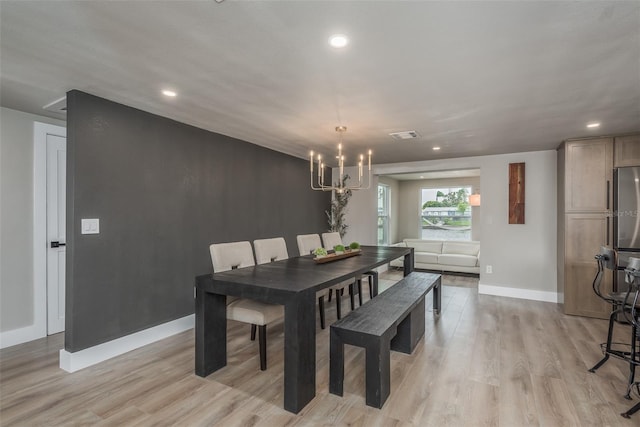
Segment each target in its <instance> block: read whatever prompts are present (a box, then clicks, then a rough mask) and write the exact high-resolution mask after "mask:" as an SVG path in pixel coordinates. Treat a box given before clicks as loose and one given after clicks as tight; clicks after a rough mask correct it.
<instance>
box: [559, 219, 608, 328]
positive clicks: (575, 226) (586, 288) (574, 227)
mask: <svg viewBox="0 0 640 427" xmlns="http://www.w3.org/2000/svg"><path fill="white" fill-rule="evenodd" d="M565 227H566V228H565V232H566V234H565V236H566V239H565V264H564V292H565V298H564V312H565V313H566V314H574V315H579V316H588V317H598V318H608V317H609V314H610V313H611V305H609V304H607V303H605V302H604V301H603V300H602V299H600V298H599V297H598V296H597V295H596V294H595V293H594V291H593V287H592V284H593V279H594V278H595V275H596V272H597V263H596V260H595V256H596V254H598V253H599V252H600V246H603V245H605V246H606V245H607V238H609V239H611V234H610V221H609V218H608V216H607V215H606V214H604V213H602V214H569V215H566V217H565ZM600 289H602V291H603V293H604V294H607V293H609V292H611V290H612V289H613V272H612V271H610V270H605V275H604V278H603V282H602V285H601V288H600Z"/></svg>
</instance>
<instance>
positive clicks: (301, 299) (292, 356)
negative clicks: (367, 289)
mask: <svg viewBox="0 0 640 427" xmlns="http://www.w3.org/2000/svg"><path fill="white" fill-rule="evenodd" d="M357 252H358V253H357V255H355V256H350V257H348V258H343V259H339V260H335V261H333V262H323V263H320V262H318V260H317V259H315V257H314V256H313V255H306V256H298V257H292V258H288V259H284V260H280V261H275V262H271V263H266V264H260V265H255V266H250V267H244V268H237V269H234V270H229V271H224V272H219V273H213V274H205V275H201V276H197V277H196V280H195V290H196V307H195V317H196V324H195V373H196V375H198V376H200V377H206V376H208V375H209V374H211V373H213V372H215V371H217V370H219V369H221V368H223V367H224V366H226V364H227V317H226V306H227V304H226V300H227V296H233V297H240V298H247V299H252V300H256V301H261V302H265V303H271V304H281V305H283V306H284V409H286V410H287V411H289V412H293V413H298V412H300V411H301V410H302V408H304V407H305V406H306V405H307V404H308V403H309V402H310V401H311V400H312V399H313V398H314V397H315V393H316V309H315V304H316V292H318V291H320V290H322V289H325V288H328V287H329V286H332V285H335V284H337V283H339V282H342V281H344V280H349V279H354V278H356V277H358V276H360V275H362V274H363V273H366V272H369V271H371V270H373V269H375V268H377V267H380V266H382V265H384V264H388V263H389V262H390V261H392V260H394V259H397V258H401V257H404V275H405V276H406V275H408V274H409V273H411V271H413V265H414V252H413V248H410V247H392V246H361V247H360V250H359V251H357ZM372 277H373V295H374V296H375V295H376V294H377V290H378V282H377V275H373V276H372ZM327 345H328V342H327Z"/></svg>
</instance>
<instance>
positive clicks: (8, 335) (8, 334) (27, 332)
mask: <svg viewBox="0 0 640 427" xmlns="http://www.w3.org/2000/svg"><path fill="white" fill-rule="evenodd" d="M45 326H46V325H45ZM45 332H46V331H45ZM44 336H46V334H43V333H42V330H41V329H40V328H38V326H37V325H29V326H25V327H24V328H18V329H12V330H10V331H5V332H0V348H7V347H11V346H14V345H18V344H22V343H25V342H28V341H33V340H37V339H38V338H43V337H44Z"/></svg>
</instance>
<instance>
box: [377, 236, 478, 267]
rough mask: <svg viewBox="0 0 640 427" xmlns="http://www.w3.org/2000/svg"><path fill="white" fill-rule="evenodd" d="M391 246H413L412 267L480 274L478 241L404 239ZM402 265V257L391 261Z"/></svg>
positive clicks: (393, 263) (394, 264)
mask: <svg viewBox="0 0 640 427" xmlns="http://www.w3.org/2000/svg"><path fill="white" fill-rule="evenodd" d="M391 246H408V247H411V248H414V250H413V254H414V268H418V269H424V270H436V271H453V272H458V273H475V274H480V242H478V241H459V240H455V241H454V240H423V239H404V240H403V241H402V242H400V243H396V244H394V245H391ZM390 265H391V266H392V267H402V266H403V265H404V264H403V258H398V259H396V260H393V261H391V263H390Z"/></svg>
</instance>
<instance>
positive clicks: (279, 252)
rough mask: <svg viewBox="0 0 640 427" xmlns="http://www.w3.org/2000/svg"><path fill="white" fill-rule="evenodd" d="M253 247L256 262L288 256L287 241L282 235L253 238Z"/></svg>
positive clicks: (263, 262)
mask: <svg viewBox="0 0 640 427" xmlns="http://www.w3.org/2000/svg"><path fill="white" fill-rule="evenodd" d="M253 248H254V249H255V251H256V263H258V264H265V263H267V262H272V261H280V260H281V259H287V258H289V253H288V252H287V242H285V241H284V238H282V237H275V238H273V239H259V240H254V241H253Z"/></svg>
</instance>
